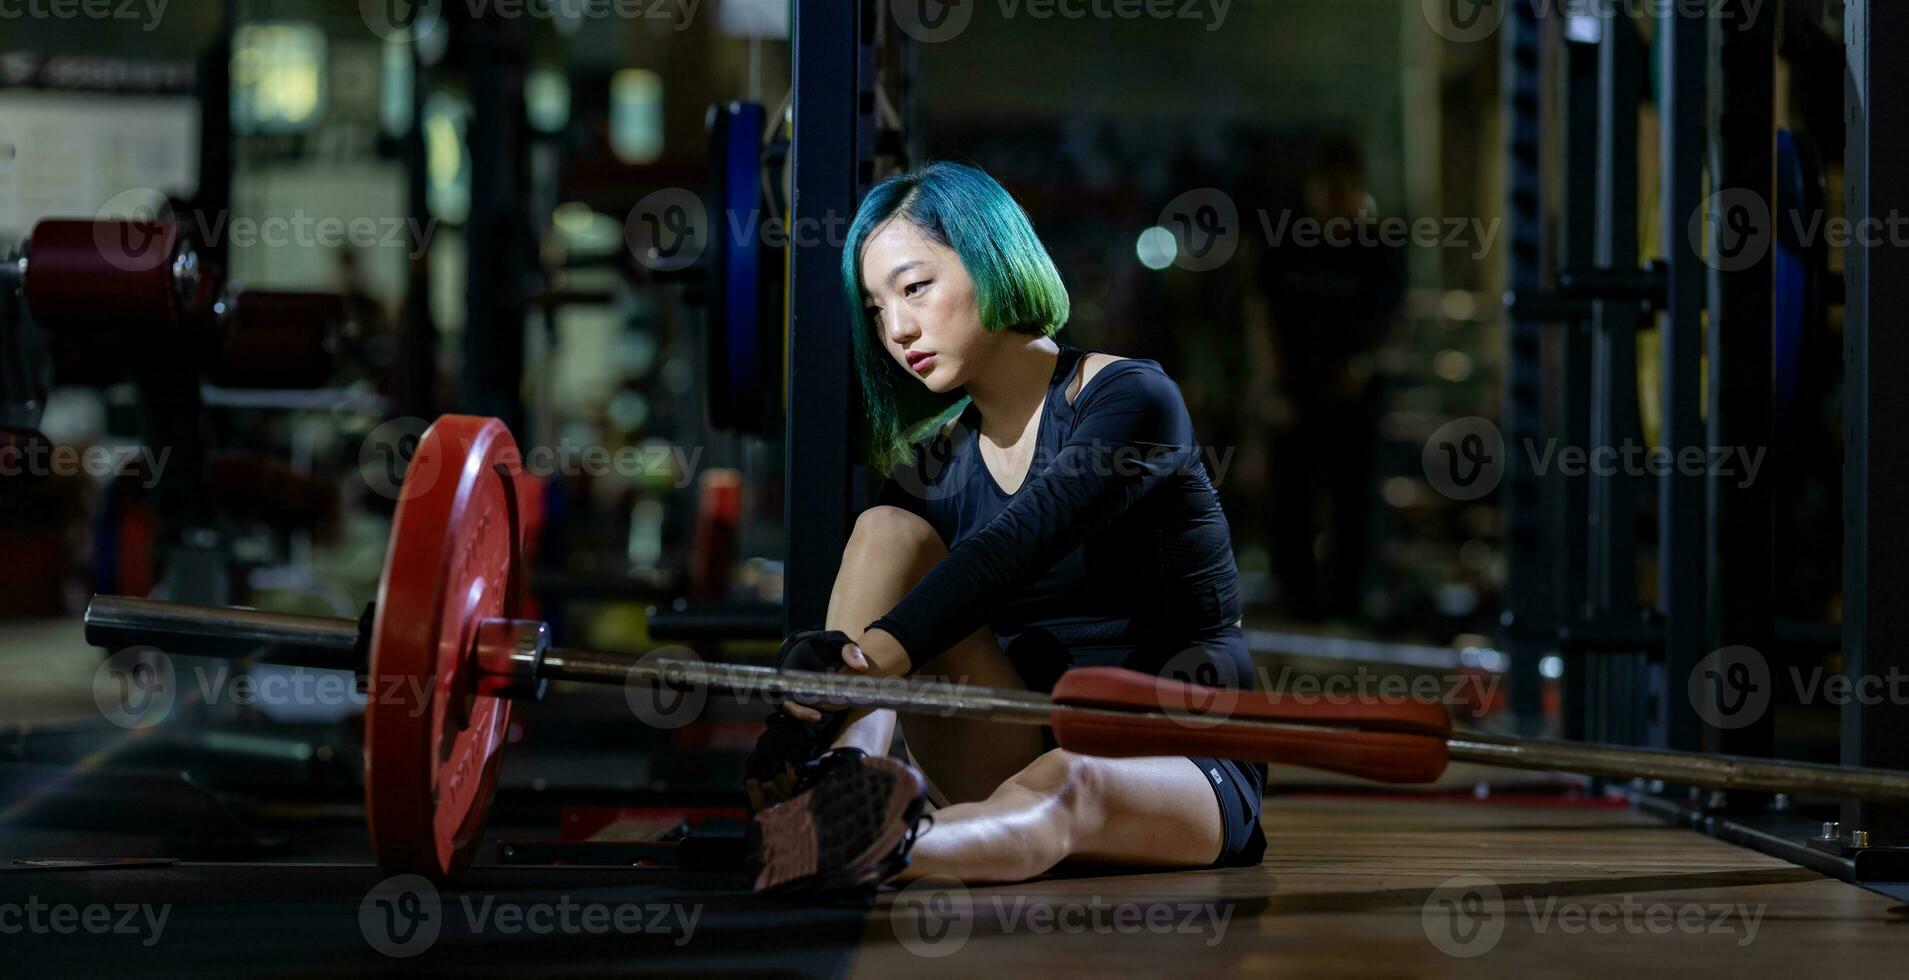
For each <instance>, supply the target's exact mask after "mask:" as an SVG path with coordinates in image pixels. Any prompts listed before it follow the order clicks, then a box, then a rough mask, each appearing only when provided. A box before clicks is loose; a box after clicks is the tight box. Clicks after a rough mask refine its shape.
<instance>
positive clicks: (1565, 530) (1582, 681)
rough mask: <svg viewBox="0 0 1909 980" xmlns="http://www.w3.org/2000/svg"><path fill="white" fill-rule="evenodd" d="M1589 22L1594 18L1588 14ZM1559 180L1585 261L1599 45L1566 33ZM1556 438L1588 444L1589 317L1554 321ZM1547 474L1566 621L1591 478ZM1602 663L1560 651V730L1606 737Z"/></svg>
mask: <svg viewBox="0 0 1909 980" xmlns="http://www.w3.org/2000/svg"><path fill="white" fill-rule="evenodd" d="M1588 23H1590V24H1595V23H1597V21H1595V20H1590V21H1588ZM1563 61H1564V73H1565V77H1564V97H1563V98H1564V126H1563V130H1564V133H1563V142H1564V147H1563V152H1562V153H1560V154H1559V155H1560V156H1561V157H1563V158H1564V187H1563V189H1562V193H1561V194H1560V202H1559V209H1560V211H1561V219H1562V221H1561V227H1560V228H1559V233H1558V242H1559V247H1558V253H1559V260H1558V261H1559V265H1561V266H1564V267H1583V266H1589V265H1591V264H1592V262H1593V261H1594V260H1595V258H1596V250H1597V153H1596V152H1595V149H1596V147H1597V141H1598V113H1597V105H1598V83H1597V80H1598V46H1597V44H1596V42H1594V41H1590V40H1586V39H1584V38H1581V37H1573V36H1571V35H1570V34H1568V33H1567V35H1566V40H1565V43H1564V58H1563ZM1557 362H1558V382H1559V383H1558V385H1557V392H1558V405H1557V416H1558V424H1557V427H1558V438H1559V443H1560V445H1561V446H1563V447H1576V448H1579V449H1585V448H1588V447H1589V445H1590V442H1591V414H1592V413H1591V408H1592V402H1593V401H1594V400H1595V397H1596V393H1595V389H1594V386H1593V384H1592V349H1591V331H1590V324H1589V322H1588V321H1586V320H1583V319H1579V318H1574V319H1571V320H1567V321H1565V322H1564V323H1562V324H1560V325H1559V334H1558V356H1557ZM1546 480H1547V481H1548V482H1549V483H1550V484H1551V485H1552V486H1553V487H1554V488H1555V489H1554V490H1553V492H1552V494H1551V499H1552V500H1553V501H1555V508H1556V510H1555V513H1554V515H1553V520H1554V521H1555V524H1554V525H1553V526H1554V528H1555V533H1554V534H1553V535H1552V540H1553V541H1554V542H1556V547H1557V564H1556V568H1557V570H1556V572H1555V574H1556V576H1557V580H1558V596H1559V602H1558V606H1559V611H1560V613H1561V616H1562V618H1563V619H1564V620H1565V621H1567V622H1576V621H1581V620H1583V619H1585V618H1587V617H1588V616H1589V615H1590V612H1591V609H1592V608H1593V607H1592V604H1591V579H1592V573H1591V560H1592V555H1593V553H1594V552H1593V550H1592V548H1591V537H1592V531H1593V527H1594V526H1593V525H1592V524H1591V498H1590V483H1589V482H1588V481H1587V480H1586V479H1585V478H1584V477H1583V476H1582V475H1581V474H1568V473H1564V472H1562V471H1560V470H1557V469H1554V470H1553V471H1552V472H1551V473H1550V474H1549V475H1548V476H1547V477H1546ZM1601 677H1602V670H1601V669H1599V668H1598V667H1597V666H1596V663H1595V661H1594V660H1593V659H1592V658H1591V657H1590V656H1589V655H1587V654H1585V653H1584V652H1583V651H1582V650H1575V651H1573V650H1567V651H1565V653H1564V678H1565V691H1566V695H1565V697H1566V701H1565V705H1566V708H1565V720H1564V735H1565V737H1566V738H1573V739H1595V740H1599V741H1608V740H1609V739H1610V733H1609V731H1607V730H1606V728H1605V726H1604V724H1603V705H1604V703H1605V702H1606V701H1607V700H1608V698H1607V695H1605V694H1604V693H1603V687H1602V685H1601V684H1600V679H1601Z"/></svg>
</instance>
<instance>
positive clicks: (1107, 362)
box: [1067, 351, 1173, 408]
mask: <svg viewBox="0 0 1909 980" xmlns="http://www.w3.org/2000/svg"><path fill="white" fill-rule="evenodd" d="M1103 374H1104V375H1106V377H1104V378H1101V375H1103ZM1096 378H1100V384H1099V386H1097V387H1095V386H1094V381H1095V379H1096ZM1163 384H1164V385H1165V386H1167V387H1164V388H1163V387H1161V386H1162V385H1163ZM1171 387H1173V379H1172V378H1170V377H1168V376H1167V373H1166V370H1165V369H1164V368H1162V367H1161V366H1160V363H1159V362H1158V361H1154V360H1150V359H1148V358H1144V357H1121V356H1119V355H1117V354H1107V353H1103V352H1100V351H1095V352H1093V353H1091V354H1087V355H1086V356H1084V357H1082V358H1081V366H1080V370H1079V371H1078V372H1077V377H1076V379H1075V381H1074V383H1073V384H1071V385H1069V386H1068V388H1067V401H1068V404H1070V405H1073V406H1075V407H1077V408H1078V407H1081V401H1080V398H1081V396H1082V395H1084V394H1088V393H1090V391H1091V392H1101V391H1106V390H1110V389H1124V390H1127V391H1129V392H1148V391H1155V390H1158V391H1159V392H1160V393H1164V392H1165V391H1166V390H1167V389H1168V388H1171Z"/></svg>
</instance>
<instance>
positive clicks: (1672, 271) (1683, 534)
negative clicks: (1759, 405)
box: [1652, 6, 1717, 751]
mask: <svg viewBox="0 0 1909 980" xmlns="http://www.w3.org/2000/svg"><path fill="white" fill-rule="evenodd" d="M1709 27H1710V23H1709V19H1708V17H1707V16H1695V15H1694V14H1693V12H1692V10H1690V9H1688V8H1686V7H1683V6H1669V7H1666V8H1664V11H1663V13H1662V14H1661V15H1660V16H1659V18H1658V21H1657V54H1658V62H1657V65H1658V73H1657V77H1658V88H1659V91H1658V100H1657V104H1658V119H1659V122H1660V123H1661V126H1660V130H1661V139H1660V146H1659V153H1660V160H1661V165H1662V174H1661V177H1662V187H1663V192H1662V194H1661V195H1660V200H1661V201H1662V203H1663V218H1662V221H1663V226H1662V231H1663V236H1664V240H1663V247H1664V258H1665V262H1666V265H1667V269H1666V277H1667V286H1668V291H1667V295H1666V300H1665V305H1664V315H1663V321H1662V324H1661V327H1660V329H1661V331H1662V340H1663V343H1662V345H1661V351H1660V353H1661V357H1662V360H1661V362H1660V373H1661V375H1662V377H1661V378H1660V384H1661V389H1660V390H1661V393H1662V394H1661V399H1660V404H1661V405H1662V408H1663V428H1662V431H1661V432H1660V434H1659V436H1660V438H1659V442H1660V444H1661V446H1662V450H1663V452H1664V453H1666V454H1667V456H1665V457H1664V462H1666V463H1667V464H1668V465H1667V466H1666V467H1665V468H1664V470H1663V471H1662V472H1661V474H1660V475H1659V476H1658V482H1657V488H1658V496H1657V608H1658V611H1659V612H1660V613H1661V614H1662V615H1663V620H1664V677H1665V680H1666V682H1667V683H1666V685H1665V690H1664V692H1663V694H1664V697H1663V698H1662V700H1661V701H1660V702H1659V703H1658V713H1657V717H1656V718H1655V719H1653V720H1654V722H1655V726H1654V727H1656V728H1657V732H1656V733H1655V737H1654V738H1653V739H1652V741H1653V742H1654V743H1656V744H1660V745H1665V746H1668V747H1669V748H1673V749H1683V750H1686V751H1694V750H1696V749H1698V748H1699V747H1700V745H1699V741H1700V738H1699V736H1700V729H1701V719H1700V717H1699V716H1698V714H1697V711H1696V707H1695V706H1694V705H1693V704H1692V703H1691V700H1690V697H1689V696H1688V691H1687V688H1686V684H1685V680H1686V678H1688V677H1689V676H1690V672H1691V671H1692V670H1695V669H1696V668H1697V664H1698V662H1699V661H1701V660H1702V659H1703V657H1704V654H1705V652H1706V651H1705V644H1706V642H1707V640H1708V636H1707V630H1706V629H1705V618H1706V616H1707V615H1708V605H1709V604H1708V602H1707V601H1706V598H1705V592H1706V590H1705V579H1704V569H1705V567H1706V566H1707V565H1708V563H1707V562H1706V560H1705V555H1704V550H1705V547H1706V541H1705V537H1706V535H1705V514H1706V506H1705V497H1704V493H1705V481H1704V477H1703V471H1702V469H1700V468H1691V467H1688V466H1686V465H1685V464H1687V463H1689V462H1690V461H1691V459H1692V457H1691V456H1690V455H1687V454H1693V453H1694V454H1697V455H1696V456H1695V458H1696V459H1699V460H1706V459H1707V458H1708V457H1706V456H1703V455H1702V453H1703V443H1704V418H1703V406H1702V401H1701V399H1700V397H1699V394H1700V391H1701V388H1700V383H1701V381H1702V375H1703V356H1702V354H1703V343H1704V333H1703V311H1704V300H1705V290H1706V289H1707V288H1708V283H1707V281H1706V277H1705V274H1704V272H1705V268H1704V264H1703V256H1702V255H1700V254H1699V253H1698V251H1697V249H1696V248H1694V247H1693V246H1692V244H1691V240H1690V234H1689V224H1690V216H1691V215H1692V214H1694V213H1696V211H1697V208H1698V207H1699V205H1700V204H1701V202H1702V195H1703V149H1704V144H1703V132H1704V127H1703V118H1702V117H1703V112H1704V86H1705V84H1706V83H1707V81H1708V79H1707V77H1706V72H1705V70H1704V69H1705V66H1706V64H1707V63H1708V61H1709V57H1710V43H1709ZM1713 336H1714V335H1713ZM1711 365H1712V368H1713V369H1714V367H1715V365H1716V360H1715V358H1714V357H1713V358H1712V360H1711ZM1713 390H1714V389H1713ZM1716 421H1717V414H1716V413H1715V412H1712V413H1711V423H1712V424H1713V425H1714V424H1715V423H1716Z"/></svg>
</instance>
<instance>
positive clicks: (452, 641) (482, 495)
mask: <svg viewBox="0 0 1909 980" xmlns="http://www.w3.org/2000/svg"><path fill="white" fill-rule="evenodd" d="M518 460H519V456H518V454H517V445H516V442H515V441H514V440H513V439H512V438H511V436H510V432H509V431H508V430H507V429H506V428H505V427H504V424H503V423H502V422H499V421H498V420H496V419H483V418H475V417H472V416H468V415H446V416H444V417H442V418H440V419H438V420H437V422H436V423H434V424H433V425H432V426H431V427H430V428H429V429H427V430H425V433H424V437H423V438H422V439H421V440H420V441H419V442H418V448H417V452H416V453H414V454H413V455H412V457H411V463H410V466H409V468H408V470H407V471H406V473H405V478H404V485H403V487H402V489H401V490H400V494H399V500H398V506H397V512H396V515H395V516H394V518H393V520H392V525H391V544H390V549H389V551H388V552H387V554H386V556H385V565H384V577H383V579H382V581H381V582H380V583H379V586H378V606H377V613H376V616H375V617H374V621H373V623H372V634H371V635H372V639H371V664H370V669H369V678H368V679H369V683H370V684H371V690H370V692H369V693H370V704H369V707H368V708H367V709H366V715H365V756H366V761H365V768H366V779H365V809H366V817H367V821H368V823H369V824H370V826H371V843H372V849H373V851H374V852H376V854H377V858H378V865H379V866H380V867H381V868H383V869H384V870H385V871H386V872H387V873H392V874H398V873H415V874H423V875H427V876H430V877H434V878H447V877H450V876H452V875H454V874H456V873H458V872H459V871H461V870H463V869H464V868H465V867H467V866H469V864H470V862H471V858H472V857H473V856H474V854H475V852H476V849H477V845H478V843H479V841H480V839H481V838H482V836H483V832H484V822H485V818H486V817H487V816H488V814H489V811H490V802H491V797H492V795H493V794H494V793H495V791H496V788H497V773H498V767H499V762H500V760H501V752H502V749H503V746H504V738H505V735H506V733H507V732H508V730H509V728H510V702H509V701H507V700H503V699H499V698H494V697H490V696H486V695H480V694H479V693H478V692H477V689H476V684H475V669H474V666H473V664H472V662H471V661H472V657H471V649H472V641H473V639H474V637H475V634H476V630H477V624H478V623H479V622H480V621H481V620H484V619H487V618H490V617H494V616H505V617H516V616H517V615H519V613H520V610H519V609H518V608H517V604H518V601H517V600H516V599H515V598H513V597H512V596H511V595H510V592H511V588H510V586H511V569H512V563H513V561H514V560H515V558H516V555H517V550H516V542H515V541H514V538H515V537H516V536H517V535H518V534H519V533H520V531H519V529H518V528H516V527H514V526H513V522H512V512H513V510H514V507H513V504H514V497H515V495H516V493H517V490H516V486H515V482H516V479H515V474H517V473H520V472H521V467H520V465H519V464H518V462H517V461H518ZM500 468H501V469H502V470H504V471H505V472H502V473H500V472H499V470H500ZM420 695H422V698H420Z"/></svg>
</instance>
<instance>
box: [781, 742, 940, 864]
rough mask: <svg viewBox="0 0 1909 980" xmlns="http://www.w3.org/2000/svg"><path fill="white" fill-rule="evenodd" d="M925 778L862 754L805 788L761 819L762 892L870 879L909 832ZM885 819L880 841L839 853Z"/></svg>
mask: <svg viewBox="0 0 1909 980" xmlns="http://www.w3.org/2000/svg"><path fill="white" fill-rule="evenodd" d="M921 794H922V782H921V777H920V776H918V775H916V774H915V771H914V770H913V769H912V768H910V767H908V766H906V765H904V764H902V763H900V762H896V761H895V760H893V759H889V758H885V757H870V758H863V759H861V760H858V762H857V764H856V765H854V766H853V767H845V768H843V769H841V770H838V771H837V772H835V773H832V774H830V775H829V777H827V778H825V779H824V780H823V781H822V782H821V783H819V784H818V785H816V786H815V787H813V788H811V789H810V790H808V791H807V792H804V793H802V794H799V795H797V796H795V797H794V798H792V799H790V800H789V801H788V802H786V803H782V804H780V805H777V806H774V807H771V808H769V809H767V810H764V811H763V812H761V813H759V814H757V815H756V817H755V821H754V822H755V824H756V827H757V832H758V834H759V835H760V839H761V851H760V853H761V854H762V855H763V860H762V871H761V873H760V874H759V875H757V876H756V882H755V890H756V891H794V890H799V889H809V890H816V891H833V890H838V889H844V888H855V887H860V886H861V885H864V884H867V883H868V882H867V881H866V879H867V878H868V877H869V875H870V874H871V873H872V872H874V871H875V870H876V867H877V864H878V863H879V862H880V861H881V860H882V859H883V858H884V857H886V856H887V855H888V854H889V852H891V851H893V850H894V849H895V847H896V846H897V845H899V844H900V843H901V839H902V837H903V836H904V835H906V834H907V833H908V829H909V825H910V824H909V821H908V820H907V819H906V818H907V817H908V814H909V811H910V810H911V809H918V807H919V800H920V799H921ZM876 819H879V821H880V824H879V826H880V827H881V832H880V833H878V834H877V835H876V836H875V839H874V841H872V842H871V843H869V844H868V845H867V846H865V847H863V848H861V849H860V850H859V851H858V852H856V853H855V854H854V855H853V856H852V858H851V859H849V860H842V859H841V853H840V852H841V848H843V847H845V846H852V844H851V842H852V841H853V840H854V839H855V838H856V837H858V836H860V834H858V833H857V832H858V831H861V830H863V828H866V827H867V826H868V825H869V822H870V821H871V820H876Z"/></svg>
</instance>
